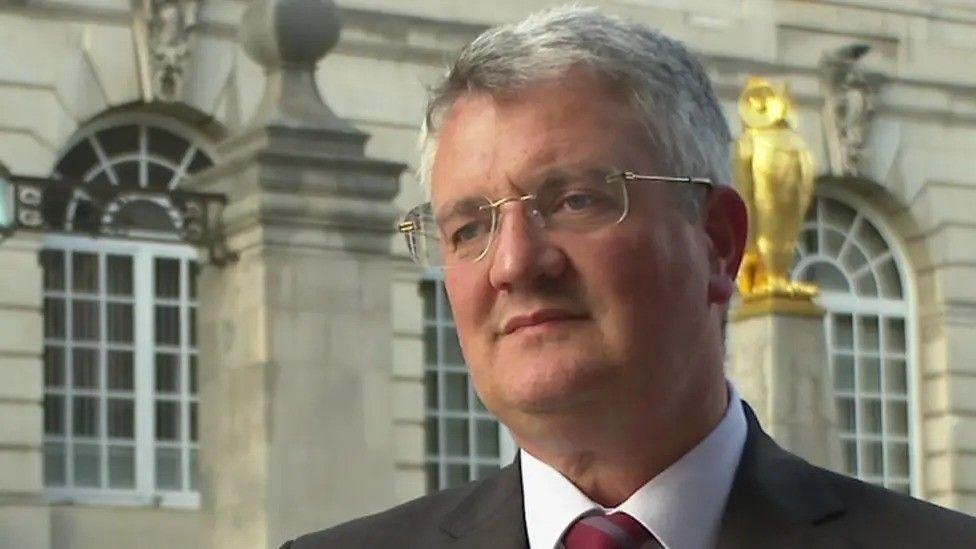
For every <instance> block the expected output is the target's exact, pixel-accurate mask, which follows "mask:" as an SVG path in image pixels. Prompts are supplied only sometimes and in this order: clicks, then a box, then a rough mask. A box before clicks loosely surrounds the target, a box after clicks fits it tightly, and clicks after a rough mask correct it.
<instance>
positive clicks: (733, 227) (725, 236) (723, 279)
mask: <svg viewBox="0 0 976 549" xmlns="http://www.w3.org/2000/svg"><path fill="white" fill-rule="evenodd" d="M704 214H705V215H704V219H703V220H702V223H703V226H704V229H705V235H706V237H707V238H708V241H709V252H708V301H709V303H726V302H728V300H729V299H731V297H732V293H733V292H734V291H735V277H736V275H737V274H738V272H739V265H740V264H741V263H742V255H743V253H744V251H745V246H746V234H747V231H748V220H747V217H746V205H745V203H744V202H743V201H742V198H741V197H739V193H738V192H736V190H735V189H733V188H732V187H730V186H727V185H719V186H716V187H715V188H713V189H712V190H711V192H709V193H708V198H707V199H706V201H705V209H704Z"/></svg>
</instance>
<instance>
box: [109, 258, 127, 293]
mask: <svg viewBox="0 0 976 549" xmlns="http://www.w3.org/2000/svg"><path fill="white" fill-rule="evenodd" d="M106 261H107V264H108V293H109V294H110V295H118V296H131V295H132V257H131V256H127V255H110V256H108V258H107V259H106Z"/></svg>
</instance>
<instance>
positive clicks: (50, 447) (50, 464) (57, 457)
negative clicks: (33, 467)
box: [44, 442, 65, 486]
mask: <svg viewBox="0 0 976 549" xmlns="http://www.w3.org/2000/svg"><path fill="white" fill-rule="evenodd" d="M64 483H65V469H64V444H62V443H60V442H45V443H44V485H45V486H64Z"/></svg>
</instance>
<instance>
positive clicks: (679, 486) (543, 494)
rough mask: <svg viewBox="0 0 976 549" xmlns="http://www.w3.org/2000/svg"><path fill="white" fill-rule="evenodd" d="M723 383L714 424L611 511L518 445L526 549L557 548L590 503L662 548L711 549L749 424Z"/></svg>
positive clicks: (735, 397)
mask: <svg viewBox="0 0 976 549" xmlns="http://www.w3.org/2000/svg"><path fill="white" fill-rule="evenodd" d="M728 387H729V404H728V407H727V408H726V410H725V416H723V417H722V420H721V421H720V422H719V424H718V425H717V426H716V427H715V429H713V430H712V432H711V433H709V434H708V436H706V437H705V438H704V439H702V441H701V442H700V443H698V445H697V446H695V447H694V448H692V449H691V450H690V451H689V452H688V453H687V454H685V455H684V456H682V457H681V458H680V459H679V460H678V461H676V462H674V463H673V464H671V466H670V467H668V468H667V469H665V470H664V471H662V472H661V473H660V474H658V475H657V476H656V477H654V478H652V479H651V480H649V481H648V482H647V484H644V485H643V486H641V487H640V488H639V489H638V490H637V491H636V492H634V493H633V494H632V495H631V496H630V497H629V498H627V500H626V501H624V502H623V503H621V504H620V506H619V507H616V508H613V509H607V508H605V507H602V506H601V505H599V504H597V503H594V502H593V501H591V500H590V499H589V498H588V497H586V496H585V495H584V494H583V493H582V492H580V491H579V489H578V488H576V486H574V485H573V483H571V482H570V481H569V480H567V479H566V477H564V476H562V475H561V474H560V473H559V472H558V471H556V470H555V469H553V468H552V467H550V466H549V465H547V464H545V463H543V462H542V461H540V460H539V459H537V458H535V457H534V456H532V455H531V454H529V453H528V452H526V451H525V450H520V452H521V453H520V456H521V461H522V490H523V495H524V498H525V526H526V529H527V533H528V536H529V548H530V549H552V548H554V547H556V544H557V543H558V542H559V540H560V539H561V538H562V536H563V534H564V533H565V531H566V529H567V528H569V526H570V525H571V524H572V523H573V522H574V521H575V520H576V519H577V518H578V517H580V516H581V515H583V514H586V513H588V512H590V511H592V510H594V509H600V510H602V511H604V512H607V513H612V512H615V511H622V512H624V513H627V514H628V515H630V516H632V517H634V518H635V519H637V521H638V522H640V523H641V524H643V525H644V527H645V528H647V529H648V530H650V532H651V533H652V534H654V536H655V537H656V538H657V539H658V541H660V542H661V544H662V545H664V547H665V549H706V548H707V549H712V548H714V547H715V545H716V543H717V542H718V533H719V527H720V525H721V521H722V514H723V511H724V509H725V501H726V499H728V495H729V491H730V490H731V488H732V480H733V478H734V477H735V470H736V467H737V466H738V464H739V458H740V457H741V455H742V447H743V446H744V445H745V441H746V430H747V427H746V418H745V414H744V413H743V411H742V404H741V401H740V399H739V395H738V393H737V392H736V391H735V388H734V387H732V384H731V383H728Z"/></svg>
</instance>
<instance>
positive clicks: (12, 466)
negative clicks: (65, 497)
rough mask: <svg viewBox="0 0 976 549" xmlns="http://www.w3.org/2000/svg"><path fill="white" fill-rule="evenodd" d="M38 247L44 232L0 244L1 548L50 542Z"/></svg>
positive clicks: (13, 237)
mask: <svg viewBox="0 0 976 549" xmlns="http://www.w3.org/2000/svg"><path fill="white" fill-rule="evenodd" d="M0 200H2V198H0ZM0 238H2V237H0ZM40 248H41V243H40V235H39V234H36V233H27V232H21V233H18V234H16V235H15V236H12V237H10V238H8V239H6V240H3V242H2V243H0V380H3V382H2V383H0V546H2V547H31V548H34V547H36V548H38V549H42V548H47V547H50V546H51V542H50V537H51V533H50V532H51V524H50V522H51V520H50V511H49V508H48V506H47V504H45V503H44V501H43V500H42V499H41V493H42V491H43V490H44V480H43V478H42V458H43V448H42V446H41V443H42V436H43V433H44V425H43V423H44V419H43V408H42V407H41V404H42V402H43V401H44V366H43V364H42V362H41V353H42V352H43V348H44V339H43V338H44V333H43V332H44V330H43V323H42V320H41V280H42V278H43V277H42V273H41V267H40V264H39V263H38V253H39V252H40Z"/></svg>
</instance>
